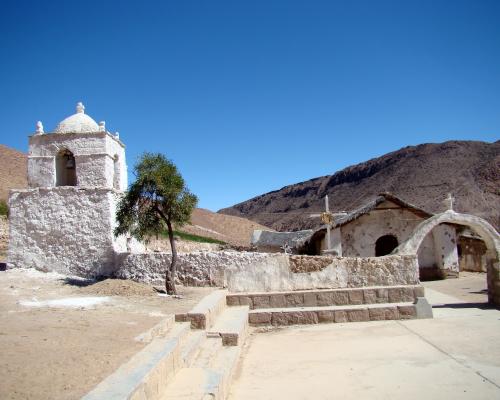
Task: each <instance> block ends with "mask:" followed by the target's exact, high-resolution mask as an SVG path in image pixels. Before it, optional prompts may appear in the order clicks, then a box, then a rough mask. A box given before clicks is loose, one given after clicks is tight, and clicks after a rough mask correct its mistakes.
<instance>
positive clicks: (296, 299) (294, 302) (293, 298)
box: [285, 293, 304, 307]
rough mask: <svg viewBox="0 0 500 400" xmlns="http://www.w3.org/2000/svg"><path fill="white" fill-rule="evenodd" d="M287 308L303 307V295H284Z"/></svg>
mask: <svg viewBox="0 0 500 400" xmlns="http://www.w3.org/2000/svg"><path fill="white" fill-rule="evenodd" d="M285 299H286V306H287V307H301V306H303V305H304V294H303V293H290V294H286V295H285Z"/></svg>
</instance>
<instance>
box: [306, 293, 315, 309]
mask: <svg viewBox="0 0 500 400" xmlns="http://www.w3.org/2000/svg"><path fill="white" fill-rule="evenodd" d="M317 305H318V300H317V297H316V293H314V292H306V293H304V306H305V307H316V306H317Z"/></svg>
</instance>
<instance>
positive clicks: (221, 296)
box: [175, 290, 227, 329]
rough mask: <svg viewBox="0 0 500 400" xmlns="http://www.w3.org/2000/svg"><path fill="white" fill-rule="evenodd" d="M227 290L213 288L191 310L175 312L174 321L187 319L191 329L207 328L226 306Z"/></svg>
mask: <svg viewBox="0 0 500 400" xmlns="http://www.w3.org/2000/svg"><path fill="white" fill-rule="evenodd" d="M226 295H227V290H215V291H213V292H212V293H210V294H209V295H208V296H205V297H204V298H203V299H202V300H201V301H200V302H199V303H198V304H197V305H196V306H195V307H194V308H193V309H192V310H191V311H189V312H188V313H186V314H176V315H175V320H176V321H189V322H190V324H191V329H207V328H210V327H211V326H212V325H213V324H214V323H215V320H216V319H217V317H218V316H219V314H220V313H221V312H222V311H223V310H224V309H225V308H226Z"/></svg>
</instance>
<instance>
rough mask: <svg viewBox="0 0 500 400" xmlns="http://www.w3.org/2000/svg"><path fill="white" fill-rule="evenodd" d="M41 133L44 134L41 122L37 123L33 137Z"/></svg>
mask: <svg viewBox="0 0 500 400" xmlns="http://www.w3.org/2000/svg"><path fill="white" fill-rule="evenodd" d="M43 133H44V131H43V124H42V121H37V123H36V130H35V135H42V134H43Z"/></svg>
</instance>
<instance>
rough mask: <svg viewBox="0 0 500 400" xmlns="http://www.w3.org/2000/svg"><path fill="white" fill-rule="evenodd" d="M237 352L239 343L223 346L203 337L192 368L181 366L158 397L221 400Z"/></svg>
mask: <svg viewBox="0 0 500 400" xmlns="http://www.w3.org/2000/svg"><path fill="white" fill-rule="evenodd" d="M240 354H241V346H230V347H223V346H222V345H221V341H220V339H219V338H207V340H206V343H205V345H204V346H203V349H202V351H201V352H200V356H199V357H198V358H197V360H196V361H195V362H194V363H193V366H192V367H189V368H183V369H182V370H181V371H179V373H178V374H177V375H176V376H175V379H174V380H173V381H172V383H171V384H170V385H168V387H167V389H166V394H165V395H164V396H163V397H161V400H208V399H210V400H212V399H213V400H223V399H225V398H226V397H227V394H228V391H229V385H230V382H231V379H232V377H233V374H234V371H235V369H236V366H237V363H238V359H239V357H240Z"/></svg>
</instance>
